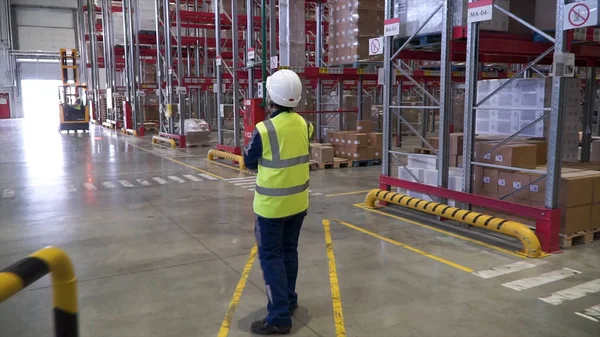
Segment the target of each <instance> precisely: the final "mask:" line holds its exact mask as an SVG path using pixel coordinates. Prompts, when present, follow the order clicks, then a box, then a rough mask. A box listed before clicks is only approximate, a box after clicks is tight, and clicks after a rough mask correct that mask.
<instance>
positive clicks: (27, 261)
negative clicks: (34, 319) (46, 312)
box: [0, 247, 79, 337]
mask: <svg viewBox="0 0 600 337" xmlns="http://www.w3.org/2000/svg"><path fill="white" fill-rule="evenodd" d="M48 273H50V274H51V276H52V290H53V298H54V333H55V336H56V337H77V336H79V325H78V323H77V278H76V277H75V272H74V271H73V264H72V263H71V259H69V256H67V254H66V253H65V252H64V251H63V250H61V249H59V248H55V247H46V248H44V249H41V250H38V251H37V252H35V253H33V254H31V255H29V256H28V257H26V258H24V259H22V260H21V261H19V262H17V263H15V264H13V265H12V266H10V267H8V268H6V269H3V270H2V271H0V303H2V302H4V301H5V300H7V299H9V298H10V297H12V296H13V295H15V294H16V293H18V292H19V291H21V290H23V289H25V288H27V287H28V286H29V285H31V284H32V283H33V282H35V281H37V280H39V279H40V278H42V277H43V276H44V275H46V274H48Z"/></svg>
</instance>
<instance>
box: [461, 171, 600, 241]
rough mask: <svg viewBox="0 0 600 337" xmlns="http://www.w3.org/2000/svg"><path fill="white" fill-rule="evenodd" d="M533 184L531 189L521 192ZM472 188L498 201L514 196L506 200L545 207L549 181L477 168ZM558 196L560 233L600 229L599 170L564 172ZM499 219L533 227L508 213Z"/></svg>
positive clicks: (522, 174)
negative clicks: (547, 182)
mask: <svg viewBox="0 0 600 337" xmlns="http://www.w3.org/2000/svg"><path fill="white" fill-rule="evenodd" d="M530 183H531V185H529V188H525V189H522V190H520V189H521V188H522V187H523V186H526V185H528V184H530ZM472 186H473V193H474V194H478V195H482V196H485V197H489V198H494V199H499V198H501V197H504V196H507V195H509V194H511V193H513V194H512V195H511V196H510V197H507V198H505V199H503V200H505V201H509V202H513V203H518V204H521V205H529V206H533V207H539V208H544V198H545V194H546V178H545V177H542V176H540V175H536V174H530V173H523V172H518V171H508V170H497V169H491V168H482V167H475V168H474V170H473V184H472ZM519 190H520V191H519ZM517 191H518V192H517ZM559 193H560V195H559V207H560V210H561V233H563V234H572V233H576V232H580V231H586V230H590V229H594V228H599V227H600V222H599V220H598V219H600V213H598V212H600V172H599V171H583V170H577V169H568V168H565V169H563V172H562V174H561V180H560V190H559ZM499 216H504V217H506V218H508V219H511V220H516V221H520V222H523V223H526V224H530V225H533V224H534V221H532V220H531V219H521V218H519V219H515V217H514V216H512V215H509V214H501V215H499ZM594 219H595V220H594Z"/></svg>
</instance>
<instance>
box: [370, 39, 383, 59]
mask: <svg viewBox="0 0 600 337" xmlns="http://www.w3.org/2000/svg"><path fill="white" fill-rule="evenodd" d="M381 54H383V37H376V38H373V39H369V55H370V56H372V55H381Z"/></svg>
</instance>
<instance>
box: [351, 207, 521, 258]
mask: <svg viewBox="0 0 600 337" xmlns="http://www.w3.org/2000/svg"><path fill="white" fill-rule="evenodd" d="M353 206H354V207H358V208H362V209H364V210H365V211H369V212H373V213H377V214H381V215H384V216H387V217H389V218H393V219H396V220H401V221H404V222H408V223H410V224H413V225H415V226H419V227H423V228H426V229H429V230H432V231H435V232H438V233H442V234H446V235H448V236H451V237H454V238H457V239H461V240H464V241H468V242H472V243H475V244H478V245H480V246H483V247H486V248H489V249H493V250H497V251H499V252H502V253H505V254H509V255H512V256H515V257H518V258H520V259H526V258H527V256H523V255H520V254H517V253H515V252H513V251H511V250H508V249H504V248H500V247H497V246H494V245H491V244H489V243H485V242H483V241H479V240H476V239H472V238H470V237H466V236H463V235H460V234H456V233H452V232H449V231H445V230H443V229H439V228H436V227H433V226H429V225H426V224H424V223H420V222H417V221H414V220H410V219H406V218H403V217H400V216H397V215H393V214H388V213H385V212H382V211H378V210H376V209H371V208H367V207H365V206H364V204H362V203H359V204H354V205H353Z"/></svg>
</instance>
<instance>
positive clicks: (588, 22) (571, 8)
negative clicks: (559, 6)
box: [563, 0, 600, 30]
mask: <svg viewBox="0 0 600 337" xmlns="http://www.w3.org/2000/svg"><path fill="white" fill-rule="evenodd" d="M599 17H600V13H599V12H598V0H587V1H582V2H577V3H572V4H568V5H565V13H564V21H563V23H564V30H569V29H576V28H582V27H590V26H597V25H598V18H599Z"/></svg>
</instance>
